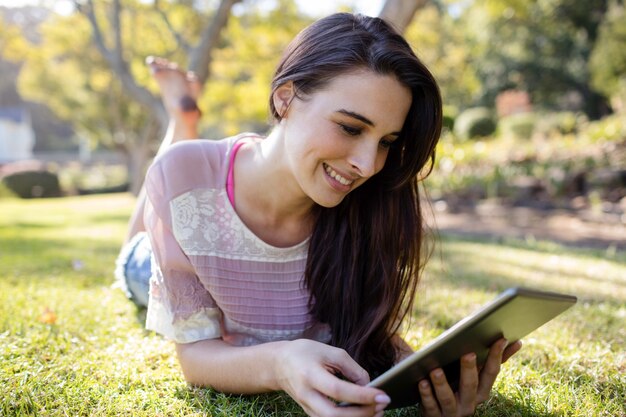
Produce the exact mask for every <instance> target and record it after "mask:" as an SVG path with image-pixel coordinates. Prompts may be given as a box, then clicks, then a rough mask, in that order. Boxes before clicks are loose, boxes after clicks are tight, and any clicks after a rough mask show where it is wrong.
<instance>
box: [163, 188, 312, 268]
mask: <svg viewBox="0 0 626 417" xmlns="http://www.w3.org/2000/svg"><path fill="white" fill-rule="evenodd" d="M170 209H171V213H172V228H173V232H174V236H175V237H176V240H177V241H178V243H179V244H180V246H181V248H182V249H183V251H184V252H185V254H187V255H201V256H202V255H205V256H215V255H219V256H220V257H223V258H227V259H242V260H251V261H259V260H260V261H265V260H267V259H268V258H270V259H271V258H277V257H278V259H281V260H282V261H292V260H300V259H304V258H306V255H307V254H306V247H307V243H308V242H307V241H304V242H301V243H299V244H298V245H296V246H292V247H289V248H277V247H274V246H271V245H268V244H267V243H265V242H263V241H262V240H261V239H259V238H258V237H257V236H256V235H255V234H254V233H252V231H250V229H248V228H247V227H246V225H245V224H244V223H243V222H242V221H241V219H240V218H239V216H238V215H237V213H236V212H235V210H234V209H233V207H232V206H231V205H230V202H229V201H228V198H227V196H226V191H225V190H214V189H197V190H192V191H189V192H187V193H185V194H182V195H180V196H178V197H176V198H175V199H173V200H172V201H171V202H170Z"/></svg>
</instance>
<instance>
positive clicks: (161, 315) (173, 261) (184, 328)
mask: <svg viewBox="0 0 626 417" xmlns="http://www.w3.org/2000/svg"><path fill="white" fill-rule="evenodd" d="M169 156H170V155H168V153H166V154H164V155H163V156H162V157H161V158H159V160H158V161H156V162H155V163H154V164H153V165H152V167H151V168H150V169H149V171H148V174H147V175H146V182H145V187H146V193H147V197H148V198H147V200H146V208H145V212H144V223H145V225H146V230H147V233H148V236H149V237H150V243H151V245H152V249H153V256H154V259H153V262H152V265H153V271H152V277H151V279H150V298H149V302H148V314H147V320H146V328H148V329H149V330H154V331H156V332H157V333H160V334H162V335H163V336H165V337H167V338H168V339H171V340H173V341H175V342H178V343H189V342H195V341H198V340H203V339H213V338H218V337H220V336H221V330H220V328H221V327H220V322H221V313H220V310H219V309H218V308H217V305H216V303H215V301H214V300H213V297H212V296H211V294H210V293H209V292H208V291H207V289H206V288H205V287H204V286H203V285H202V284H201V282H200V281H199V279H198V277H197V275H196V273H195V271H194V268H193V266H192V265H191V263H190V261H189V259H188V258H187V256H186V255H185V254H184V253H183V251H182V249H181V247H180V245H179V244H178V242H177V240H176V238H175V237H174V235H173V232H172V219H171V212H170V208H169V202H170V200H171V198H172V194H173V193H174V191H173V190H172V185H173V182H172V181H180V178H178V179H176V178H174V179H172V178H168V177H166V176H165V175H164V173H168V174H169V173H172V175H173V176H175V177H176V176H180V171H177V170H180V169H181V168H180V166H176V160H175V159H174V160H171V158H169ZM174 158H176V153H175V154H174ZM178 165H180V164H178ZM182 166H184V165H182ZM168 167H169V168H172V169H168Z"/></svg>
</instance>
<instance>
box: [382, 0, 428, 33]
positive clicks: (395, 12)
mask: <svg viewBox="0 0 626 417" xmlns="http://www.w3.org/2000/svg"><path fill="white" fill-rule="evenodd" d="M430 1H431V0H387V1H385V5H384V6H383V9H382V10H381V11H380V14H379V17H380V18H382V19H384V20H385V21H387V22H388V23H390V24H391V25H392V26H393V27H394V28H396V30H397V31H398V32H400V33H404V31H405V30H406V28H407V26H409V23H411V20H412V19H413V16H414V15H415V13H416V12H417V10H418V9H421V8H422V7H424V6H426V5H427V4H428V3H429V2H430Z"/></svg>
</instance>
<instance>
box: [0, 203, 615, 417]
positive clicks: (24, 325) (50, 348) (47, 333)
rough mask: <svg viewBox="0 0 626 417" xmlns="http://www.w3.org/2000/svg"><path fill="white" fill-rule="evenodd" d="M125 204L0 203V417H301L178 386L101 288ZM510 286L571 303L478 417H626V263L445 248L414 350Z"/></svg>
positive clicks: (288, 406) (577, 255)
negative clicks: (50, 316) (554, 294)
mask: <svg viewBox="0 0 626 417" xmlns="http://www.w3.org/2000/svg"><path fill="white" fill-rule="evenodd" d="M132 205H133V200H132V198H131V197H129V196H127V195H125V194H117V195H103V196H89V197H72V198H64V199H50V200H30V201H26V200H16V199H2V200H0V214H1V215H0V416H5V415H6V416H27V415H46V416H48V415H51V416H77V415H90V416H91V415H94V416H110V415H138V416H157V415H159V416H183V415H185V416H190V415H191V416H193V415H197V416H200V415H209V416H232V415H247V416H262V415H280V416H285V415H303V413H302V411H301V410H300V409H299V408H298V406H297V405H295V403H294V402H293V401H291V399H289V397H287V396H286V395H284V394H281V393H274V394H269V395H260V396H248V397H240V396H232V395H224V394H220V393H216V392H213V391H211V390H206V389H194V388H189V387H188V386H187V385H186V384H185V382H184V380H183V378H182V376H181V373H180V371H179V369H178V365H177V363H176V359H175V357H174V351H173V346H172V345H171V344H170V343H169V342H167V341H165V340H163V339H162V338H161V337H159V336H157V335H154V334H152V333H150V332H146V331H144V330H143V329H142V326H141V320H142V312H141V311H137V309H136V308H135V307H134V306H133V305H132V303H130V302H129V301H128V300H126V298H125V297H124V296H123V294H122V293H121V291H120V290H117V289H114V288H112V270H113V264H114V259H115V257H116V254H117V251H118V248H119V245H120V242H121V241H122V239H123V236H124V233H125V229H126V220H127V218H128V215H129V213H130V211H131V209H132ZM511 285H527V286H532V287H539V288H544V289H550V290H559V291H566V292H572V293H575V294H577V295H578V296H579V297H580V299H581V302H580V303H579V304H578V305H577V306H575V307H574V308H572V309H570V310H569V311H568V312H566V313H565V314H564V315H562V316H560V317H559V318H558V319H557V320H555V321H553V322H551V323H549V324H547V325H546V326H544V327H542V328H541V329H539V330H538V331H536V332H534V333H533V334H532V335H531V336H529V337H528V338H526V339H525V341H524V342H525V347H524V349H523V350H522V351H521V352H520V353H519V354H518V355H516V356H515V357H514V358H513V359H511V361H509V363H507V364H506V365H505V366H504V368H503V371H502V373H501V377H500V378H499V380H498V381H497V383H496V386H495V388H494V392H493V397H492V399H491V400H490V401H489V402H488V403H486V404H483V405H481V406H480V407H479V409H478V412H477V413H476V415H477V416H505V415H506V416H611V417H613V416H626V408H625V403H626V376H625V375H626V354H625V346H626V255H625V254H624V253H621V252H617V253H610V254H607V253H603V252H598V251H590V250H573V249H566V248H563V247H560V246H557V245H554V244H550V243H545V242H538V243H533V244H526V243H524V242H519V241H502V242H492V241H487V240H467V239H461V238H454V237H446V236H444V237H443V239H442V241H441V244H440V245H439V247H438V250H437V251H436V252H435V253H434V255H433V258H432V260H431V263H430V266H429V269H428V276H427V277H426V278H425V280H424V281H423V283H422V284H421V290H420V296H419V299H418V302H417V305H416V310H415V314H414V315H413V318H412V320H411V329H410V330H409V331H408V334H407V337H408V339H409V340H410V342H411V343H412V344H413V345H414V346H415V347H418V346H419V345H421V344H423V343H425V342H427V341H429V340H430V339H432V338H433V337H435V336H436V335H437V334H439V333H440V332H441V331H442V330H443V329H445V328H446V327H448V326H450V325H451V324H453V323H454V322H456V321H457V320H458V319H460V318H462V317H463V316H464V315H465V314H467V313H469V312H470V311H472V310H473V309H475V308H477V307H478V306H480V305H481V304H482V303H484V302H486V301H488V300H490V299H491V298H492V297H493V296H495V295H496V294H497V293H498V292H499V291H500V290H502V289H504V288H506V287H508V286H511ZM46 311H51V312H53V313H54V315H55V316H56V320H55V321H54V323H51V322H50V321H51V320H46ZM46 321H48V322H46ZM387 415H389V416H411V415H418V413H417V411H416V410H415V409H412V408H409V409H405V410H402V411H400V412H395V413H393V412H389V413H387Z"/></svg>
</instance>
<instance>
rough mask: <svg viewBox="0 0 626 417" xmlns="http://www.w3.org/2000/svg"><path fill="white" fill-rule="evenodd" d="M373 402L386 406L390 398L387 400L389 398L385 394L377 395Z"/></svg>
mask: <svg viewBox="0 0 626 417" xmlns="http://www.w3.org/2000/svg"><path fill="white" fill-rule="evenodd" d="M374 401H376V402H377V403H378V404H384V405H387V404H389V403H390V402H391V398H389V396H388V395H386V394H378V395H377V396H376V397H374Z"/></svg>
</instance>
